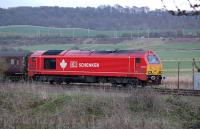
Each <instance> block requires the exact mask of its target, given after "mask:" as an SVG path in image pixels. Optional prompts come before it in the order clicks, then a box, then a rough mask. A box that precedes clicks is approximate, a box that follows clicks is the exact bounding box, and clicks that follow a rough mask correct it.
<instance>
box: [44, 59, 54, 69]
mask: <svg viewBox="0 0 200 129" xmlns="http://www.w3.org/2000/svg"><path fill="white" fill-rule="evenodd" d="M44 69H56V59H55V58H47V59H44Z"/></svg>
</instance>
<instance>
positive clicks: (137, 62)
mask: <svg viewBox="0 0 200 129" xmlns="http://www.w3.org/2000/svg"><path fill="white" fill-rule="evenodd" d="M135 73H137V74H141V73H142V70H141V58H135Z"/></svg>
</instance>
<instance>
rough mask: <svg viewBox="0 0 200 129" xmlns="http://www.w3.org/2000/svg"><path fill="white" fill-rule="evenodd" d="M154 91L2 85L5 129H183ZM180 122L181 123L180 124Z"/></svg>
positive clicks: (0, 119)
mask: <svg viewBox="0 0 200 129" xmlns="http://www.w3.org/2000/svg"><path fill="white" fill-rule="evenodd" d="M166 107H167V106H166V103H165V101H164V99H163V98H162V97H160V96H159V95H157V94H155V93H154V92H153V91H150V90H148V91H147V90H134V91H133V92H132V93H131V94H124V93H114V92H106V91H104V90H97V91H95V90H92V89H87V90H84V91H83V90H81V89H77V88H74V89H73V88H72V89H70V90H69V89H66V88H65V87H61V86H58V87H57V86H47V85H42V84H33V83H18V84H14V83H8V84H6V85H5V84H1V85H0V114H1V115H0V128H2V129H155V128H156V129H177V128H179V129H181V128H182V124H181V122H180V121H178V120H176V121H174V122H172V120H170V119H171V118H170V117H168V115H166V113H167V109H166ZM179 122H180V123H179Z"/></svg>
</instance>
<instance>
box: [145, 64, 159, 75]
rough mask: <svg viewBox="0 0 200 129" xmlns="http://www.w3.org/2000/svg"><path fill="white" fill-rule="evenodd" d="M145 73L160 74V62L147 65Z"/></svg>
mask: <svg viewBox="0 0 200 129" xmlns="http://www.w3.org/2000/svg"><path fill="white" fill-rule="evenodd" d="M147 74H148V75H161V74H162V66H161V65H160V64H156V65H155V64H154V65H148V67H147Z"/></svg>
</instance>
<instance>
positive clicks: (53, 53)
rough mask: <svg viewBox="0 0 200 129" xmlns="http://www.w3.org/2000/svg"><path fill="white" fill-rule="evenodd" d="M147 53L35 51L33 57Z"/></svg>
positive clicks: (138, 53)
mask: <svg viewBox="0 0 200 129" xmlns="http://www.w3.org/2000/svg"><path fill="white" fill-rule="evenodd" d="M146 52H147V51H145V50H113V51H111V50H109V51H106V50H104V51H100V50H96V51H89V50H47V51H37V52H35V53H34V54H33V55H35V56H56V55H58V56H69V55H70V56H101V55H102V56H109V55H110V56H111V55H119V56H120V55H122V56H123V55H124V56H127V55H128V56H129V55H144V54H145V53H146Z"/></svg>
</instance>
